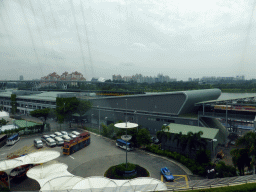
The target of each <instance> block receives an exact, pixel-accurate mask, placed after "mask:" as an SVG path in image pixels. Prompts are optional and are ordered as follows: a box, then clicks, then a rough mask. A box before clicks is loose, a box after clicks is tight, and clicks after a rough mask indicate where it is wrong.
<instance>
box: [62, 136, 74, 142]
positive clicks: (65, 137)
mask: <svg viewBox="0 0 256 192" xmlns="http://www.w3.org/2000/svg"><path fill="white" fill-rule="evenodd" d="M61 138H62V139H63V140H64V141H65V142H69V141H70V140H72V139H71V138H70V137H69V136H68V135H63V136H62V137H61Z"/></svg>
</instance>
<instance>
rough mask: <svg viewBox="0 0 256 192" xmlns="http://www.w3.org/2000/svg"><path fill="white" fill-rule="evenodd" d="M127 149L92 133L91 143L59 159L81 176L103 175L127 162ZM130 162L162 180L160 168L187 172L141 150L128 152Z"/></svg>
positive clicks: (179, 173) (174, 172) (175, 171)
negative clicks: (114, 166)
mask: <svg viewBox="0 0 256 192" xmlns="http://www.w3.org/2000/svg"><path fill="white" fill-rule="evenodd" d="M125 157H126V156H125V150H123V149H120V148H118V147H116V145H115V142H113V141H109V140H108V139H105V138H103V137H99V136H96V135H94V134H91V144H90V145H89V146H88V147H86V148H84V149H82V150H80V151H78V152H76V153H74V154H72V155H71V156H61V157H59V159H58V160H59V161H60V162H63V163H66V164H67V165H68V166H69V168H68V171H70V172H71V173H72V174H74V175H77V176H81V177H90V176H103V175H104V173H105V171H106V170H107V169H108V168H109V167H110V166H113V165H117V164H120V163H125V161H126V159H125ZM128 162H131V163H134V164H138V165H140V166H142V167H144V168H146V169H147V170H148V171H149V172H150V175H151V177H153V178H156V179H159V180H160V178H161V177H160V169H161V168H162V167H168V168H169V169H170V170H171V171H172V173H173V174H174V175H186V172H185V171H184V170H183V169H181V168H180V167H179V166H177V165H176V164H174V163H172V162H171V161H169V160H167V159H163V158H160V157H157V156H153V155H148V154H146V153H144V152H141V151H140V150H135V151H131V152H128Z"/></svg>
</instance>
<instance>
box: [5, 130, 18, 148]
mask: <svg viewBox="0 0 256 192" xmlns="http://www.w3.org/2000/svg"><path fill="white" fill-rule="evenodd" d="M19 140H20V137H19V134H18V133H17V134H15V135H13V136H11V137H9V138H8V139H7V141H6V145H14V144H15V143H17V142H18V141H19Z"/></svg>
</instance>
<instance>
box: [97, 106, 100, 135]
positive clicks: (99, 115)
mask: <svg viewBox="0 0 256 192" xmlns="http://www.w3.org/2000/svg"><path fill="white" fill-rule="evenodd" d="M97 107H98V110H99V134H100V107H99V105H98V106H97Z"/></svg>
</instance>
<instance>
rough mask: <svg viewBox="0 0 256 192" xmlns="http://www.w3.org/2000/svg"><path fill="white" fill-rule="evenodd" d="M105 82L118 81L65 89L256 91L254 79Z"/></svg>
mask: <svg viewBox="0 0 256 192" xmlns="http://www.w3.org/2000/svg"><path fill="white" fill-rule="evenodd" d="M107 82H113V83H120V84H105V83H97V84H89V83H87V84H84V83H78V84H77V85H76V86H74V85H73V86H72V85H68V89H67V90H73V91H83V90H92V91H93V90H105V91H106V90H108V91H140V92H168V91H185V90H199V89H212V88H218V89H220V90H221V91H222V92H234V93H236V92H241V93H245V92H256V81H255V80H244V81H220V82H214V83H199V82H193V81H192V82H189V81H176V82H162V83H161V82H157V83H137V82H129V83H127V82H123V81H111V80H108V81H107ZM18 87H19V89H31V88H32V86H31V85H26V87H24V86H22V84H21V85H20V86H18ZM50 88H51V89H53V90H62V87H61V86H59V87H58V86H54V87H50ZM47 89H49V87H48V88H41V89H40V90H47Z"/></svg>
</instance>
